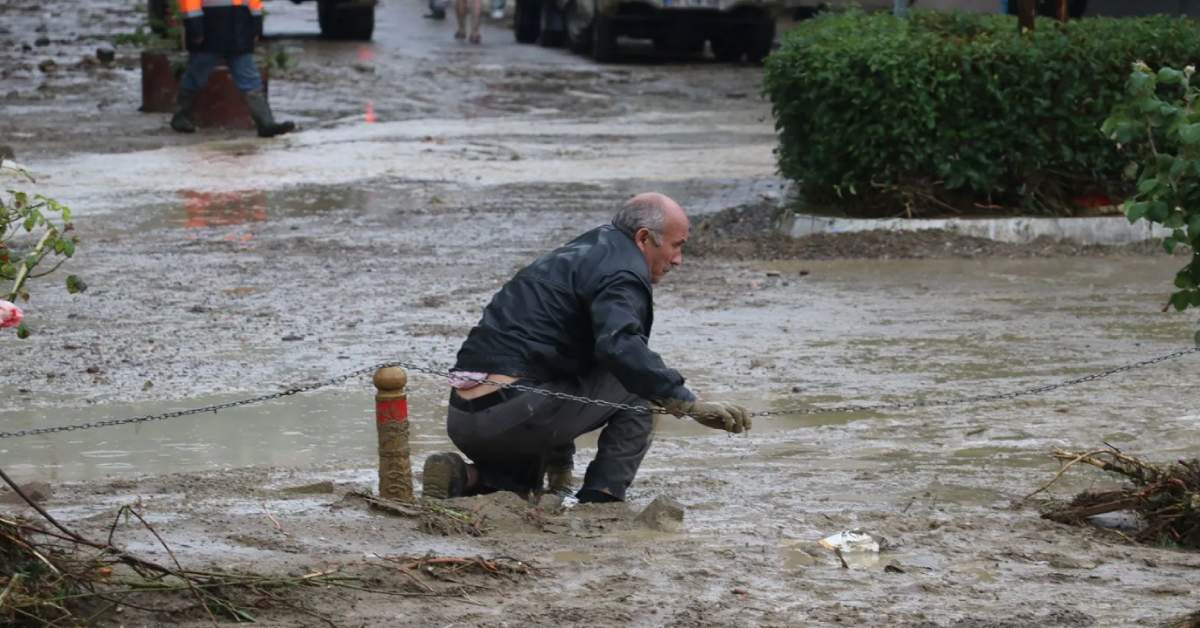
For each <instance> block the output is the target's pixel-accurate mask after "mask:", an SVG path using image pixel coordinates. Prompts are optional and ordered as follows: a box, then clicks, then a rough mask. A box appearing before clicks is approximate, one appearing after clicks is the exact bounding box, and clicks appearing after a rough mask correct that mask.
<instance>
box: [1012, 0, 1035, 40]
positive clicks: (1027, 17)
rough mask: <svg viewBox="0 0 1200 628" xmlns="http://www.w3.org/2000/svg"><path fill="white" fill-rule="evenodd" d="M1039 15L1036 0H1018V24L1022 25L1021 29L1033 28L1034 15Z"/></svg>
mask: <svg viewBox="0 0 1200 628" xmlns="http://www.w3.org/2000/svg"><path fill="white" fill-rule="evenodd" d="M1035 15H1037V5H1036V0H1017V24H1019V25H1020V31H1021V32H1022V33H1024V32H1025V31H1032V30H1033V25H1034V21H1033V16H1035Z"/></svg>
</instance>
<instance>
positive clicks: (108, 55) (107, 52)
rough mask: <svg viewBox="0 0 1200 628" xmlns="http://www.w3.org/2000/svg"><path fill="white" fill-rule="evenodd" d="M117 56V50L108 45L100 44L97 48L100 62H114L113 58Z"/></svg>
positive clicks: (97, 56) (97, 57)
mask: <svg viewBox="0 0 1200 628" xmlns="http://www.w3.org/2000/svg"><path fill="white" fill-rule="evenodd" d="M116 58H117V51H115V50H113V49H112V48H109V47H108V46H100V47H99V48H97V49H96V59H97V60H99V61H100V63H112V62H113V59H116Z"/></svg>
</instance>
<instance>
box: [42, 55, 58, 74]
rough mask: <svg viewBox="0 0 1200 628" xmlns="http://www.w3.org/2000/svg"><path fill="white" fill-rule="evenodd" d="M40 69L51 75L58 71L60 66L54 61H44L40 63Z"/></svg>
mask: <svg viewBox="0 0 1200 628" xmlns="http://www.w3.org/2000/svg"><path fill="white" fill-rule="evenodd" d="M38 69H39V70H41V71H42V72H45V73H47V74H49V73H50V72H53V71H55V70H57V69H58V64H57V63H55V62H54V59H43V60H42V62H41V63H38Z"/></svg>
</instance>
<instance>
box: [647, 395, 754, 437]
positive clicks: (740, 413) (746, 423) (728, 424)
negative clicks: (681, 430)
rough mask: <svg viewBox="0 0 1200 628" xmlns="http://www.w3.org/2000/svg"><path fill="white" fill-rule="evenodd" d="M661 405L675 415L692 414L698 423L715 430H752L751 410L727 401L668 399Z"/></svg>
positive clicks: (738, 431)
mask: <svg viewBox="0 0 1200 628" xmlns="http://www.w3.org/2000/svg"><path fill="white" fill-rule="evenodd" d="M659 405H661V406H662V407H663V409H664V410H666V411H667V412H669V413H671V414H674V415H675V416H690V417H692V418H693V419H695V421H696V422H697V423H699V424H700V425H703V426H705V427H711V428H713V429H714V430H725V431H726V432H733V433H734V434H740V433H742V432H748V431H750V412H749V411H747V410H746V409H745V408H743V407H742V406H739V405H737V404H735V403H729V402H727V401H684V400H683V399H667V400H664V401H660V402H659Z"/></svg>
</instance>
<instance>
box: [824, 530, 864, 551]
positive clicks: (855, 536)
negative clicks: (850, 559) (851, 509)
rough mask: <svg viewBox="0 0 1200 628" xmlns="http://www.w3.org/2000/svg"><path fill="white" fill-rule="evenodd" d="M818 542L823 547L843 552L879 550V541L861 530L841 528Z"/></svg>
mask: <svg viewBox="0 0 1200 628" xmlns="http://www.w3.org/2000/svg"><path fill="white" fill-rule="evenodd" d="M818 543H820V545H821V547H824V548H825V549H831V550H838V551H841V552H842V553H844V554H848V553H851V552H878V551H879V541H877V540H876V539H875V537H873V536H871V535H870V534H867V533H866V532H863V531H862V530H843V531H841V532H838V533H837V534H831V535H829V536H827V537H825V538H823V539H821V540H820V541H818Z"/></svg>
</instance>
